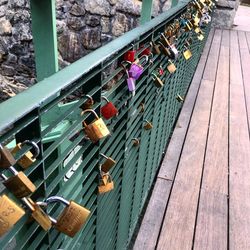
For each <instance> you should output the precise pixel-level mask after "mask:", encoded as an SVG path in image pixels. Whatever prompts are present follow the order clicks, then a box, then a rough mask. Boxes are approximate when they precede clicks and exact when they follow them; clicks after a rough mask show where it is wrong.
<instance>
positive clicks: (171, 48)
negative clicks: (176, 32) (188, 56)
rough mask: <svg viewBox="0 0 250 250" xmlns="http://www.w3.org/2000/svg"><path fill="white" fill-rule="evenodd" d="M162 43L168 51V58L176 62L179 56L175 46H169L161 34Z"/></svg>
mask: <svg viewBox="0 0 250 250" xmlns="http://www.w3.org/2000/svg"><path fill="white" fill-rule="evenodd" d="M161 36H162V38H163V40H164V42H165V45H166V46H167V47H168V50H169V52H170V55H169V57H170V58H171V59H173V60H176V59H177V58H178V55H179V52H178V50H177V49H176V47H175V45H174V44H170V42H169V41H168V39H167V38H166V37H165V35H164V34H163V33H162V34H161Z"/></svg>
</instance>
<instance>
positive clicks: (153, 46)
mask: <svg viewBox="0 0 250 250" xmlns="http://www.w3.org/2000/svg"><path fill="white" fill-rule="evenodd" d="M150 45H151V47H152V48H153V52H154V53H155V54H157V55H160V54H161V50H160V45H158V44H156V43H155V42H151V43H150Z"/></svg>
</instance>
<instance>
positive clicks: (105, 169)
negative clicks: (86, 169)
mask: <svg viewBox="0 0 250 250" xmlns="http://www.w3.org/2000/svg"><path fill="white" fill-rule="evenodd" d="M100 155H101V156H102V157H103V158H105V162H104V163H103V164H102V165H101V171H103V172H104V173H107V172H109V170H110V169H111V168H112V167H113V166H114V165H115V164H116V161H115V160H113V159H112V158H111V157H108V156H106V155H104V154H102V153H101V154H100Z"/></svg>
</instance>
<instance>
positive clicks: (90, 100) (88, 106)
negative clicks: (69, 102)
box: [80, 95, 95, 110]
mask: <svg viewBox="0 0 250 250" xmlns="http://www.w3.org/2000/svg"><path fill="white" fill-rule="evenodd" d="M84 97H87V100H86V102H84V103H83V104H82V105H81V106H80V108H81V109H82V110H85V109H91V108H92V107H93V105H94V104H95V101H94V99H93V97H92V96H90V95H85V96H84Z"/></svg>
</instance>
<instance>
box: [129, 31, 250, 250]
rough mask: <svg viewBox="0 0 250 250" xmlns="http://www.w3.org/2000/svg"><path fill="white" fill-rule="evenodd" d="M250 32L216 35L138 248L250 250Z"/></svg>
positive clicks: (194, 85) (177, 131) (207, 50)
mask: <svg viewBox="0 0 250 250" xmlns="http://www.w3.org/2000/svg"><path fill="white" fill-rule="evenodd" d="M249 125H250V32H244V31H237V30H215V31H212V32H211V33H210V36H209V38H208V41H207V44H206V47H205V50H204V53H203V55H202V57H201V60H200V63H199V66H198V68H197V71H196V73H195V76H194V79H193V82H192V85H191V87H190V90H189V92H188V94H187V96H186V100H185V103H184V106H183V109H182V112H181V114H180V117H179V120H178V123H177V126H176V129H175V131H174V134H173V137H172V139H171V142H170V145H169V147H168V151H167V154H166V156H165V159H164V161H163V164H162V167H161V169H160V172H159V174H158V177H157V181H156V185H155V187H154V190H153V193H152V196H151V199H150V201H149V205H148V207H147V210H146V213H145V216H144V218H143V221H142V225H141V227H140V230H139V233H138V235H137V238H136V241H135V244H134V249H135V250H137V249H143V250H146V249H150V250H151V249H159V250H168V249H170V250H174V249H177V250H185V249H199V250H203V249H211V250H217V249H218V250H221V249H244V250H247V249H250V140H249Z"/></svg>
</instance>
